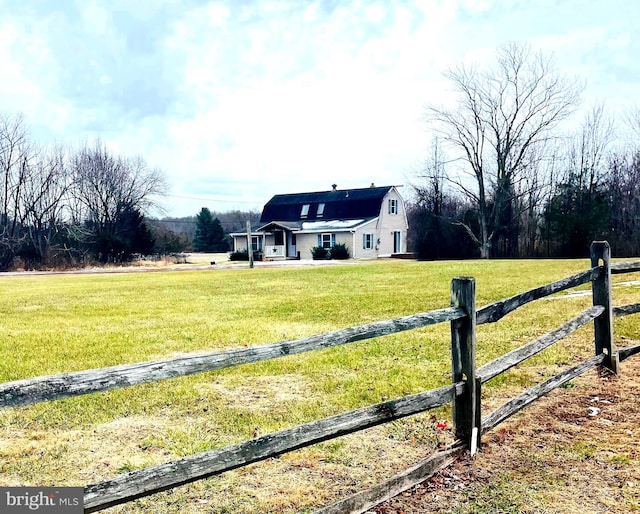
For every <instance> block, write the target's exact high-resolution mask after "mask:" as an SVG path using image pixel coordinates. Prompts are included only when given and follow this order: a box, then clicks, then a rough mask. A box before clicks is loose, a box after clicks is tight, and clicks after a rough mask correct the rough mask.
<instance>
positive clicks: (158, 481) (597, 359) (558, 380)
mask: <svg viewBox="0 0 640 514" xmlns="http://www.w3.org/2000/svg"><path fill="white" fill-rule="evenodd" d="M591 264H592V267H591V268H590V269H588V270H586V271H583V272H581V273H578V274H576V275H573V276H571V277H567V278H564V279H562V280H559V281H556V282H553V283H551V284H546V285H543V286H540V287H537V288H534V289H531V290H529V291H525V292H523V293H520V294H518V295H515V296H512V297H510V298H506V299H503V300H499V301H497V302H494V303H491V304H489V305H486V306H484V307H482V308H480V309H476V307H475V281H474V279H473V278H469V277H461V278H456V279H454V280H453V282H452V286H451V307H449V308H444V309H438V310H434V311H430V312H425V313H420V314H415V315H411V316H405V317H402V318H396V319H392V320H386V321H379V322H375V323H370V324H367V325H361V326H357V327H350V328H346V329H342V330H337V331H334V332H329V333H326V334H320V335H316V336H311V337H306V338H302V339H296V340H292V341H285V342H280V343H274V344H268V345H263V346H257V347H249V348H240V349H232V350H226V351H221V352H212V353H204V354H193V355H188V356H183V357H178V358H175V359H168V360H159V361H150V362H143V363H138V364H129V365H122V366H113V367H109V368H100V369H94V370H87V371H80V372H75V373H64V374H59V375H52V376H46V377H36V378H31V379H26V380H18V381H14V382H8V383H5V384H0V408H2V407H17V406H22V405H28V404H32V403H37V402H43V401H49V400H55V399H59V398H67V397H72V396H78V395H83V394H89V393H94V392H99V391H107V390H110V389H117V388H122V387H129V386H133V385H136V384H142V383H146V382H153V381H158V380H163V379H168V378H174V377H179V376H185V375H190V374H194V373H200V372H204V371H212V370H219V369H223V368H226V367H229V366H236V365H239V364H246V363H251V362H258V361H262V360H267V359H273V358H278V357H282V356H286V355H293V354H297V353H301V352H307V351H312V350H318V349H322V348H329V347H333V346H337V345H343V344H347V343H351V342H355V341H361V340H365V339H370V338H375V337H381V336H386V335H390V334H394V333H398V332H402V331H406V330H412V329H416V328H421V327H426V326H429V325H435V324H438V323H444V322H449V323H450V324H451V344H452V375H453V380H452V384H451V385H448V386H444V387H441V388H438V389H434V390H430V391H425V392H422V393H418V394H414V395H410V396H405V397H402V398H399V399H395V400H391V401H387V402H384V403H379V404H375V405H371V406H368V407H364V408H361V409H357V410H354V411H350V412H346V413H343V414H338V415H336V416H332V417H329V418H324V419H320V420H315V421H312V422H309V423H305V424H303V425H299V426H296V427H293V428H289V429H286V430H282V431H279V432H275V433H272V434H268V435H265V436H262V437H259V438H256V439H253V440H250V441H245V442H242V443H239V444H235V445H231V446H227V447H225V448H221V449H217V450H212V451H209V452H205V453H200V454H196V455H191V456H188V457H185V458H183V459H179V460H175V461H172V462H168V463H166V464H161V465H159V466H154V467H150V468H147V469H143V470H139V471H134V472H130V473H127V474H123V475H119V476H117V477H114V478H112V479H110V480H106V481H103V482H100V483H97V484H92V485H87V486H85V497H84V509H85V512H95V511H99V510H103V509H106V508H109V507H112V506H115V505H118V504H122V503H127V502H129V501H132V500H134V499H136V498H140V497H143V496H147V495H150V494H154V493H156V492H160V491H164V490H167V489H171V488H174V487H177V486H180V485H184V484H187V483H190V482H193V481H196V480H199V479H202V478H206V477H209V476H213V475H216V474H220V473H223V472H225V471H229V470H232V469H236V468H239V467H242V466H246V465H248V464H251V463H254V462H258V461H261V460H264V459H267V458H270V457H274V456H277V455H281V454H283V453H286V452H290V451H292V450H295V449H299V448H303V447H306V446H309V445H312V444H316V443H319V442H322V441H326V440H329V439H333V438H336V437H340V436H343V435H346V434H351V433H354V432H358V431H360V430H364V429H366V428H370V427H373V426H376V425H380V424H382V423H387V422H390V421H394V420H397V419H400V418H403V417H406V416H411V415H414V414H418V413H421V412H425V411H428V410H430V409H434V408H437V407H441V406H443V405H446V404H448V403H453V421H454V427H455V436H456V441H455V442H454V443H453V445H451V446H450V447H449V448H448V449H447V450H445V451H444V452H439V453H436V454H434V455H432V456H430V457H428V458H427V459H425V460H424V461H422V462H420V463H418V464H417V465H416V466H414V467H413V468H411V469H410V470H407V471H406V472H404V473H401V474H400V475H397V476H395V477H392V478H391V479H390V480H388V481H386V482H384V483H383V484H379V485H377V486H375V487H374V488H371V489H369V490H367V491H362V492H360V493H357V494H355V495H352V496H350V497H348V498H346V499H344V500H342V501H340V502H337V503H335V504H333V505H330V506H328V507H325V508H323V509H320V510H318V511H316V512H317V513H318V514H337V513H347V512H350V513H356V512H358V513H361V512H364V511H366V510H368V509H370V508H371V507H372V506H374V505H376V504H377V503H380V502H381V501H384V500H385V499H387V498H389V497H390V496H392V495H395V494H398V493H399V492H402V491H403V490H406V489H408V488H409V487H411V486H413V485H415V484H417V483H419V482H421V481H423V480H424V479H426V478H428V477H429V476H430V475H431V474H433V472H434V471H436V470H437V469H440V468H441V467H443V466H445V465H448V463H450V462H451V460H452V459H454V458H455V457H456V456H457V455H459V454H460V452H462V451H464V449H469V450H470V451H471V452H472V453H474V452H475V450H476V449H477V448H478V447H479V445H480V441H481V435H482V433H483V432H486V431H487V430H490V429H492V428H494V427H495V426H497V425H498V424H499V423H501V422H502V421H504V420H505V419H507V418H508V417H510V416H511V415H513V414H514V413H516V412H518V411H519V410H521V409H522V408H524V407H525V406H526V405H528V404H530V403H531V402H533V401H535V400H536V399H537V398H540V397H541V396H543V395H545V394H547V393H549V392H550V391H552V390H553V389H555V388H557V387H559V386H560V385H562V384H564V383H566V382H567V381H569V380H572V379H573V378H575V377H577V376H579V375H581V374H582V373H584V372H586V371H588V370H590V369H593V368H595V367H597V366H605V367H607V368H609V369H611V370H612V371H614V372H618V369H619V368H618V367H619V362H621V361H623V360H624V359H626V358H628V357H630V356H632V355H635V354H637V353H640V345H637V346H631V347H627V348H622V349H620V350H618V349H616V347H615V345H614V342H613V323H612V318H613V316H626V315H630V314H634V313H638V312H640V304H633V305H625V306H621V307H612V306H611V280H610V277H611V274H618V273H632V272H638V271H640V262H634V263H622V264H616V265H610V251H609V245H608V244H607V243H606V242H596V243H593V245H592V252H591ZM588 282H591V284H592V293H593V306H592V307H590V308H588V309H586V310H585V311H583V312H582V313H580V314H579V315H577V316H575V317H574V318H572V319H571V320H569V321H567V322H566V323H564V324H563V325H561V326H560V327H558V328H556V329H554V330H552V331H551V332H549V333H547V334H545V335H543V336H541V337H539V338H537V339H536V340H535V341H532V342H530V343H528V344H526V345H524V346H522V347H520V348H518V349H516V350H513V351H512V352H509V353H507V354H505V355H503V356H501V357H498V358H497V359H495V360H494V361H492V362H490V363H487V364H485V365H484V366H481V367H476V364H475V352H476V349H475V334H476V327H477V325H481V324H483V323H494V322H497V321H499V320H500V319H501V318H502V317H504V316H505V315H506V314H508V313H510V312H512V311H514V310H516V309H517V308H519V307H522V306H523V305H526V304H527V303H529V302H532V301H534V300H538V299H541V298H544V297H547V296H549V295H552V294H555V293H558V292H560V291H563V290H566V289H570V288H574V287H577V286H580V285H583V284H586V283H588ZM591 322H593V324H594V341H595V356H594V357H591V358H590V359H587V360H586V361H584V362H581V363H579V364H577V365H575V366H573V367H571V368H569V369H567V370H565V371H563V372H562V373H560V374H558V375H556V376H554V377H552V378H550V379H548V380H546V381H545V382H543V383H541V384H538V385H536V386H534V387H532V388H530V389H529V390H528V391H526V392H525V393H523V394H522V395H520V396H518V397H516V398H514V399H512V400H510V401H508V402H507V403H505V404H504V405H503V406H501V407H499V408H498V409H497V410H495V411H494V412H492V413H490V414H489V415H487V416H485V417H484V419H482V417H481V406H480V395H481V387H482V384H483V383H485V382H487V381H488V380H490V379H492V378H495V377H496V376H498V375H500V374H501V373H504V372H505V371H506V370H508V369H510V368H512V367H513V366H516V365H518V364H520V363H521V362H523V361H524V360H526V359H528V358H530V357H532V356H533V355H535V354H537V353H539V352H541V351H542V350H544V349H545V348H548V347H549V346H551V345H553V344H554V343H556V342H558V341H560V340H562V339H563V338H565V337H566V336H567V335H569V334H571V333H572V332H574V331H576V330H577V329H579V328H580V327H583V326H585V325H587V324H589V323H591Z"/></svg>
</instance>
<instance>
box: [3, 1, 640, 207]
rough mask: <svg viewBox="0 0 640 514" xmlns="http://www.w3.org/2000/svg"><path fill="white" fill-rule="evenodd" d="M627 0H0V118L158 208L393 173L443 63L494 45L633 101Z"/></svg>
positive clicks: (242, 202)
mask: <svg viewBox="0 0 640 514" xmlns="http://www.w3.org/2000/svg"><path fill="white" fill-rule="evenodd" d="M639 26H640V2H637V1H636V0H585V1H578V0H522V1H520V0H395V1H377V0H362V1H349V0H344V1H337V0H326V1H320V0H315V1H314V0H262V1H248V0H228V1H224V0H220V1H218V0H212V1H206V0H153V1H152V0H77V1H73V0H0V112H1V113H22V114H23V115H24V118H25V121H26V124H27V127H28V129H29V132H30V134H31V135H32V136H33V138H34V139H35V140H36V141H37V142H38V143H39V144H42V145H49V144H54V143H62V144H64V145H66V146H70V147H75V146H80V145H81V144H83V143H85V142H87V141H92V140H93V139H94V138H96V137H99V138H100V139H101V140H102V141H103V142H104V143H105V144H106V146H107V147H108V148H109V149H110V150H111V151H113V152H114V153H115V154H117V155H122V156H130V157H133V156H138V155H139V156H141V157H142V158H143V159H145V161H146V162H147V163H148V164H149V165H150V166H152V167H155V168H159V169H160V170H162V171H163V172H164V174H165V176H166V177H167V182H168V184H169V190H168V194H167V196H165V197H163V198H160V199H159V202H160V204H161V206H162V207H163V211H162V212H161V214H162V215H164V216H191V215H195V214H197V213H198V212H199V211H200V209H201V208H202V207H208V208H209V209H210V210H212V211H222V212H224V211H229V210H236V209H238V210H243V211H244V210H250V209H254V210H261V208H262V206H263V205H264V204H265V203H266V202H267V201H268V200H269V199H270V198H271V197H272V196H273V195H274V194H281V193H298V192H306V191H324V190H329V189H331V185H332V184H334V183H335V184H337V185H338V187H339V188H340V189H347V188H357V187H368V186H369V185H370V184H371V183H375V184H376V185H378V186H387V185H399V186H403V188H402V189H400V192H401V193H402V194H403V196H405V197H409V196H410V187H409V184H410V183H411V181H412V180H413V179H414V176H415V174H416V173H417V171H418V170H419V169H420V165H421V162H423V161H424V160H425V159H426V158H427V157H428V153H429V148H430V136H429V131H428V129H427V126H426V124H425V121H424V113H425V106H426V105H445V104H446V103H447V102H449V101H451V94H450V91H451V85H450V84H449V83H448V82H447V81H446V79H445V78H444V77H443V72H444V71H446V70H447V69H448V68H452V67H455V66H456V65H458V64H460V63H466V64H475V65H478V66H480V67H482V66H486V65H487V64H488V63H491V62H493V60H494V57H495V54H496V49H497V48H498V47H499V46H500V45H504V44H506V43H508V42H517V43H521V44H527V45H530V46H531V48H532V49H533V50H534V51H537V50H540V51H542V52H544V53H545V54H546V55H549V56H553V58H554V59H555V63H556V66H557V68H558V72H559V73H561V74H562V75H564V76H566V77H568V78H577V79H579V80H581V81H583V82H584V84H585V89H584V93H583V109H587V108H588V106H589V105H593V103H594V102H605V105H606V107H607V109H609V110H610V111H611V112H613V113H614V114H615V115H620V114H623V113H624V112H625V110H628V109H629V108H632V107H635V106H638V105H640V57H639V56H640V36H639V35H638V34H639V33H640V31H639V30H638V27H639Z"/></svg>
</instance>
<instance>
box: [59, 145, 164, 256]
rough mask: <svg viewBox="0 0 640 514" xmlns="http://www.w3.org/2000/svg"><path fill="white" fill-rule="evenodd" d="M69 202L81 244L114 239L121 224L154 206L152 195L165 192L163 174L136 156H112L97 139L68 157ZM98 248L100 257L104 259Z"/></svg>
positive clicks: (99, 242) (102, 250)
mask: <svg viewBox="0 0 640 514" xmlns="http://www.w3.org/2000/svg"><path fill="white" fill-rule="evenodd" d="M71 171H72V176H73V189H72V191H71V196H72V198H73V202H72V203H71V205H70V212H71V215H72V219H73V225H74V227H75V228H76V230H77V237H78V239H80V240H81V241H83V242H84V243H93V244H98V245H100V244H102V243H101V242H103V243H104V242H106V243H107V248H108V246H109V242H114V241H115V240H116V239H117V238H118V237H120V234H119V230H121V229H122V228H123V223H124V222H125V220H127V223H128V222H129V221H130V220H131V219H132V216H133V217H134V218H136V217H138V218H139V217H140V216H141V215H142V214H144V213H145V212H148V210H149V209H150V208H151V207H153V206H155V199H154V197H155V196H156V195H159V194H163V193H165V190H166V182H165V179H164V176H163V174H162V173H161V172H160V171H159V170H157V169H153V168H149V167H148V166H147V165H146V163H145V162H144V160H143V159H142V158H140V157H137V158H134V159H125V158H122V157H116V156H114V155H112V154H111V153H110V152H109V151H108V150H107V148H106V147H105V145H104V144H103V143H102V142H101V141H100V140H99V139H98V140H96V141H95V142H94V144H93V146H89V145H85V146H84V147H82V148H81V149H80V150H79V151H78V152H77V153H76V154H75V155H74V156H73V158H72V160H71ZM105 251H107V252H111V250H108V249H105V248H101V249H100V250H99V253H101V256H100V258H101V259H106V258H107V256H106V255H105Z"/></svg>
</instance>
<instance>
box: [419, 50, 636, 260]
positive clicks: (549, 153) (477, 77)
mask: <svg viewBox="0 0 640 514" xmlns="http://www.w3.org/2000/svg"><path fill="white" fill-rule="evenodd" d="M445 76H446V78H447V79H448V80H449V82H450V83H451V85H452V86H453V91H454V96H455V101H454V102H453V103H452V104H451V105H449V106H446V107H443V106H439V105H428V106H427V107H426V111H425V117H424V119H425V123H426V125H427V128H428V129H429V131H430V133H431V135H432V147H431V151H430V154H429V156H428V158H427V159H426V160H425V162H424V163H423V165H422V167H421V169H420V170H419V171H418V172H417V173H415V174H414V176H413V177H412V179H411V182H412V184H411V185H412V190H413V193H414V197H415V199H414V201H413V202H412V204H411V206H410V209H409V214H410V231H411V232H410V236H411V243H412V246H413V249H414V251H415V252H416V253H417V255H418V256H419V257H421V258H425V259H437V258H464V257H481V258H491V257H582V256H586V255H588V251H589V244H590V242H591V241H592V240H595V239H606V240H608V241H609V242H610V243H611V244H612V247H613V251H614V254H615V255H617V256H628V255H638V252H639V251H640V193H638V191H637V187H636V184H637V183H638V179H639V178H640V109H635V110H633V111H632V112H626V113H622V114H618V116H617V118H616V117H614V115H613V114H611V113H609V112H608V111H607V109H606V107H605V105H604V104H603V103H598V104H595V105H593V106H592V107H591V108H590V110H588V112H587V114H586V115H585V116H584V117H583V118H582V120H577V119H576V115H575V113H576V111H577V109H578V107H579V106H580V105H581V95H582V90H583V86H582V85H581V84H580V83H579V81H577V80H575V79H570V78H567V77H564V76H562V75H561V74H560V73H559V71H558V70H557V69H556V68H555V66H554V63H553V59H552V58H550V57H548V56H545V55H544V54H542V53H540V52H538V53H535V52H532V51H531V49H530V48H528V47H526V46H522V45H518V44H509V45H507V46H505V47H502V48H500V49H499V50H498V52H497V54H496V62H495V65H494V66H492V67H487V68H479V67H476V66H465V65H460V66H458V67H456V68H453V69H450V70H448V71H447V72H446V73H445Z"/></svg>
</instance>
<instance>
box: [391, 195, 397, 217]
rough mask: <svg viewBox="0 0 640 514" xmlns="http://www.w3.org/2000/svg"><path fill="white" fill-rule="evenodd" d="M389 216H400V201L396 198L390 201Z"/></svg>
mask: <svg viewBox="0 0 640 514" xmlns="http://www.w3.org/2000/svg"><path fill="white" fill-rule="evenodd" d="M389 214H398V200H396V199H395V198H390V199H389Z"/></svg>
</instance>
